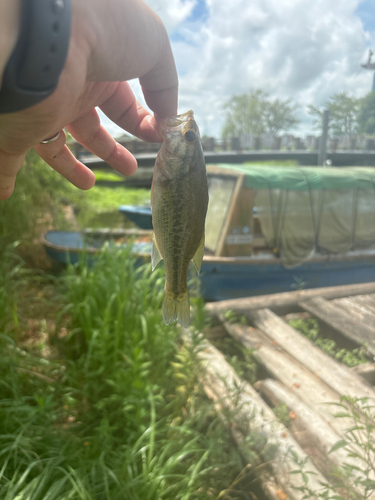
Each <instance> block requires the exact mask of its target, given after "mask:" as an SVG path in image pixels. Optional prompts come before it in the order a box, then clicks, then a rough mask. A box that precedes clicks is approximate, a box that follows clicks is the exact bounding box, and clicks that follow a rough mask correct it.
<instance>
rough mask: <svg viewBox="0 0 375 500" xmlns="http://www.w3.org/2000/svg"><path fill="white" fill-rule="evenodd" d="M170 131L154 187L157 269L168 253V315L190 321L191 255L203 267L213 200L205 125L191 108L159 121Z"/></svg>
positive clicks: (165, 309)
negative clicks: (210, 197)
mask: <svg viewBox="0 0 375 500" xmlns="http://www.w3.org/2000/svg"><path fill="white" fill-rule="evenodd" d="M159 127H160V129H161V132H162V134H163V137H164V142H163V145H162V147H161V149H160V151H159V154H158V156H157V159H156V162H155V169H154V176H153V182H152V190H151V207H152V222H153V227H154V240H153V250H152V266H153V269H154V268H155V266H156V265H157V264H158V262H159V261H160V260H161V259H163V260H164V266H165V276H166V285H165V291H164V301H163V317H164V321H165V322H166V324H169V323H170V322H172V321H173V320H175V319H178V321H179V322H180V324H181V325H183V326H188V324H189V319H190V306H189V294H188V288H187V276H188V267H189V263H190V261H191V260H193V262H194V265H195V267H196V269H197V271H198V272H199V269H200V264H201V260H202V257H203V251H204V224H205V218H206V213H207V205H208V188H207V175H206V167H205V163H204V156H203V150H202V146H201V143H200V138H199V130H198V127H197V125H196V122H195V120H194V116H193V113H192V112H191V111H190V112H188V113H185V114H184V115H179V116H177V117H175V118H169V119H166V120H163V121H162V122H159Z"/></svg>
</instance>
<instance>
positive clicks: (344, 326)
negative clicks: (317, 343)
mask: <svg viewBox="0 0 375 500" xmlns="http://www.w3.org/2000/svg"><path fill="white" fill-rule="evenodd" d="M299 305H300V306H301V307H302V308H303V309H304V310H305V311H308V312H309V313H311V314H313V315H314V316H316V317H317V318H319V319H320V320H322V321H324V323H326V324H327V325H329V326H330V327H332V328H334V329H335V330H337V331H338V332H339V333H341V334H342V335H344V336H345V337H346V338H348V339H350V340H353V341H354V342H357V343H358V344H359V345H363V344H366V348H367V350H368V351H369V352H370V353H371V354H372V355H375V329H374V328H371V327H369V326H368V325H366V324H364V323H362V322H361V321H360V319H358V317H357V316H355V317H353V315H351V314H350V313H349V312H348V313H347V312H345V310H344V309H343V308H342V307H340V306H337V305H335V304H334V303H332V302H328V301H327V300H326V299H323V298H322V297H316V298H314V299H311V300H308V301H302V302H300V303H299Z"/></svg>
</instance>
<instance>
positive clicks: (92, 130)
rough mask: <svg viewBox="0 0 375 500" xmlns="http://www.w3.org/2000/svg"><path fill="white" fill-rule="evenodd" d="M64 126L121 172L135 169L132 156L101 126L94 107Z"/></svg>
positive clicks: (84, 144) (126, 172) (131, 171)
mask: <svg viewBox="0 0 375 500" xmlns="http://www.w3.org/2000/svg"><path fill="white" fill-rule="evenodd" d="M66 128H67V130H68V131H69V132H70V133H71V134H72V136H73V137H74V139H76V141H78V142H79V143H80V144H82V146H84V147H85V148H86V149H88V150H89V151H91V152H92V153H93V154H95V155H96V156H99V158H101V159H102V160H104V161H105V162H106V163H108V164H109V165H110V166H111V167H112V168H114V169H115V170H117V171H118V172H120V173H121V174H123V175H133V174H134V172H135V171H136V170H137V161H136V159H135V158H134V156H133V155H132V154H131V153H130V152H129V151H128V150H127V149H126V148H124V147H123V146H121V144H119V143H117V142H116V141H115V139H114V138H113V137H112V136H111V135H110V134H109V132H107V131H106V130H105V128H104V127H102V126H101V124H100V118H99V115H98V113H97V111H96V110H95V109H92V110H91V111H90V113H88V114H86V115H85V116H83V117H81V118H79V119H78V120H75V121H74V122H73V123H71V124H70V125H69V126H68V127H66Z"/></svg>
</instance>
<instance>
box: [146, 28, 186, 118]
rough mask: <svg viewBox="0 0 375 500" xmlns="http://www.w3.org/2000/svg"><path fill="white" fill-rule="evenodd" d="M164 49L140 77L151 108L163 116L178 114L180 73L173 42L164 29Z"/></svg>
mask: <svg viewBox="0 0 375 500" xmlns="http://www.w3.org/2000/svg"><path fill="white" fill-rule="evenodd" d="M162 33H163V35H164V37H163V43H162V50H161V53H160V56H159V58H158V60H157V61H156V63H155V65H154V67H153V68H152V69H151V70H150V71H148V73H146V74H145V75H143V76H141V77H140V78H139V82H140V84H141V86H142V91H143V95H144V96H145V99H146V102H147V105H148V106H149V107H150V109H151V110H152V111H153V112H154V113H155V114H156V115H158V116H160V117H161V118H166V117H168V116H176V115H177V100H178V75H177V69H176V64H175V60H174V57H173V53H172V48H171V44H170V41H169V38H168V35H167V33H166V31H162Z"/></svg>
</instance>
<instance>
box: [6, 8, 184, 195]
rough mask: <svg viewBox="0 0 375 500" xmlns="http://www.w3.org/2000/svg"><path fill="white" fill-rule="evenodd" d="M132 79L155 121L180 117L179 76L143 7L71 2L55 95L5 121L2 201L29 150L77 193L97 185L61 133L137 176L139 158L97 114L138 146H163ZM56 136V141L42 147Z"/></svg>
mask: <svg viewBox="0 0 375 500" xmlns="http://www.w3.org/2000/svg"><path fill="white" fill-rule="evenodd" d="M10 1H14V0H10ZM0 25H1V21H0ZM0 28H1V26H0ZM0 61H1V57H0ZM2 70H3V68H0V71H2ZM133 78H139V80H140V83H141V86H142V90H143V94H144V96H145V99H146V102H147V104H148V106H149V107H150V108H151V110H152V111H154V113H155V114H156V115H158V116H161V117H165V116H174V115H176V114H177V87H178V79H177V72H176V68H175V64H174V59H173V55H172V52H171V48H170V43H169V40H168V36H167V33H166V30H165V28H164V26H163V24H162V22H161V21H160V19H159V18H158V17H157V16H156V14H154V12H152V11H151V10H150V9H149V8H148V7H147V6H146V5H145V4H144V3H143V2H142V1H141V0H106V2H103V0H73V13H72V31H71V40H70V46H69V53H68V57H67V60H66V64H65V67H64V70H63V72H62V73H61V76H60V80H59V85H58V87H57V89H56V91H55V92H54V93H53V94H52V95H51V96H50V97H49V98H48V99H46V100H45V101H42V102H41V103H39V104H37V105H35V106H33V107H31V108H29V109H26V110H24V111H20V112H17V113H8V114H0V199H6V198H8V197H9V196H10V195H11V193H12V192H13V189H14V183H15V179H16V175H17V172H18V171H19V169H20V168H21V166H22V163H23V161H24V158H25V156H26V153H27V151H28V150H29V149H30V148H31V147H34V149H35V151H36V152H37V153H38V154H39V155H40V156H41V157H42V158H43V160H44V161H45V162H46V163H48V164H49V165H50V166H51V167H52V168H54V169H55V170H56V171H57V172H59V173H60V174H61V175H63V176H64V177H66V178H67V179H68V180H69V181H70V182H72V183H73V184H74V185H75V186H77V187H79V188H81V189H90V188H91V187H92V186H93V185H94V183H95V176H94V174H93V173H92V171H91V170H90V169H88V168H87V167H85V166H84V165H83V164H82V163H80V162H79V161H78V160H76V158H75V157H74V156H73V155H72V153H71V152H70V150H69V149H68V147H67V146H66V144H65V134H64V132H63V131H62V129H63V128H66V129H67V130H68V131H69V132H70V134H71V135H72V136H73V137H74V138H75V139H76V140H77V141H78V142H79V143H80V144H82V145H83V146H84V147H85V148H87V149H88V150H89V151H91V152H92V153H93V154H95V155H97V156H99V157H100V158H102V159H103V160H104V161H106V162H107V163H108V164H109V165H111V166H112V167H113V168H114V169H115V170H117V171H118V172H120V173H122V174H125V175H132V174H133V173H134V172H135V170H136V169H137V162H136V160H135V158H134V157H133V156H132V155H131V154H130V152H129V151H127V149H125V148H124V147H122V146H121V145H120V144H118V143H116V141H115V140H114V139H113V137H112V136H111V135H110V134H109V133H108V132H107V131H106V130H105V129H104V128H103V127H102V126H101V124H100V120H99V115H98V113H97V111H96V110H95V107H99V108H100V109H101V110H102V111H103V112H104V113H105V114H106V115H107V116H108V117H109V118H110V119H111V120H112V121H113V122H114V123H116V124H117V125H119V126H120V127H122V128H123V129H124V130H126V131H128V132H130V133H131V134H133V135H135V136H137V137H139V138H140V139H142V140H145V141H151V142H161V141H162V138H161V136H160V135H159V132H158V129H157V126H156V122H155V118H154V117H153V116H152V115H150V113H148V111H146V110H145V109H144V108H143V107H142V106H141V105H140V104H139V103H138V102H137V101H136V99H135V97H134V94H133V92H132V91H131V89H130V86H129V84H128V83H127V80H130V79H133ZM58 131H61V134H60V136H59V138H58V139H57V140H56V141H54V142H51V143H49V144H40V141H42V140H44V139H46V138H49V137H52V136H54V135H55V134H56V133H57V132H58Z"/></svg>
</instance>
